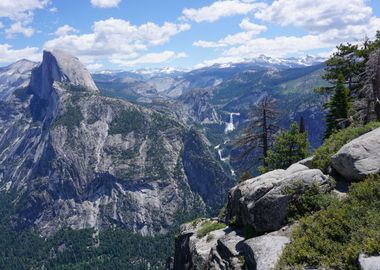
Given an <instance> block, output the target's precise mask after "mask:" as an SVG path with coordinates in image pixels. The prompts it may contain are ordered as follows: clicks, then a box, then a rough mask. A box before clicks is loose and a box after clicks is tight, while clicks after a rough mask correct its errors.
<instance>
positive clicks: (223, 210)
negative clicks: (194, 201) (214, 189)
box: [218, 204, 227, 219]
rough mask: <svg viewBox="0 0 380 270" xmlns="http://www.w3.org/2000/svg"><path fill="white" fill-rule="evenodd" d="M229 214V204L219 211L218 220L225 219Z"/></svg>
mask: <svg viewBox="0 0 380 270" xmlns="http://www.w3.org/2000/svg"><path fill="white" fill-rule="evenodd" d="M226 214H227V204H225V205H224V206H223V207H222V208H221V209H220V211H219V214H218V218H219V219H224V218H225V216H226Z"/></svg>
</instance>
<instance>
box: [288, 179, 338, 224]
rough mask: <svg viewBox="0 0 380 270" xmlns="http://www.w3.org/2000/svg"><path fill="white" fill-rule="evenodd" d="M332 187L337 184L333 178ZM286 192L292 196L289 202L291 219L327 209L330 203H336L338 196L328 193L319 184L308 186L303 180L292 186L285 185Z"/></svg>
mask: <svg viewBox="0 0 380 270" xmlns="http://www.w3.org/2000/svg"><path fill="white" fill-rule="evenodd" d="M329 185H330V188H333V187H334V186H335V183H334V182H333V180H331V182H330V183H329ZM285 193H287V194H289V195H291V196H292V199H291V200H290V202H289V205H288V210H289V217H288V219H289V221H292V220H297V219H299V218H301V217H303V216H306V215H310V214H313V213H315V212H318V211H320V210H322V209H326V208H327V207H328V206H329V205H330V204H332V203H335V202H336V200H337V198H335V197H334V196H333V195H332V194H330V193H326V192H325V191H324V190H322V188H321V187H320V186H319V185H318V184H317V183H313V184H312V185H311V186H309V187H306V186H305V185H304V184H303V183H302V182H301V181H300V183H299V184H296V185H295V186H294V187H292V188H289V187H288V188H286V187H285Z"/></svg>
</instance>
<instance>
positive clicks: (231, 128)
mask: <svg viewBox="0 0 380 270" xmlns="http://www.w3.org/2000/svg"><path fill="white" fill-rule="evenodd" d="M234 115H236V116H240V113H230V122H228V123H226V128H225V129H224V133H226V134H227V133H229V132H231V131H234V130H235V125H234Z"/></svg>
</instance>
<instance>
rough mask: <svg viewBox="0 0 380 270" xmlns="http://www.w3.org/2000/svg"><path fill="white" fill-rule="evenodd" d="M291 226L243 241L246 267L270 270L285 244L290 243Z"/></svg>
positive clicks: (274, 265)
mask: <svg viewBox="0 0 380 270" xmlns="http://www.w3.org/2000/svg"><path fill="white" fill-rule="evenodd" d="M290 231H291V228H284V229H281V230H279V231H276V232H272V233H269V234H265V235H262V236H258V237H254V238H251V239H248V240H246V241H244V247H243V248H244V254H246V265H247V268H248V269H256V270H271V269H274V268H275V267H276V265H277V262H278V261H279V259H280V257H281V254H282V251H283V249H284V247H285V245H287V244H289V243H290V239H289V235H290Z"/></svg>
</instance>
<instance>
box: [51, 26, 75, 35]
mask: <svg viewBox="0 0 380 270" xmlns="http://www.w3.org/2000/svg"><path fill="white" fill-rule="evenodd" d="M78 32H79V31H78V30H77V29H75V28H74V27H71V26H70V25H68V24H65V25H63V26H61V27H59V28H58V29H57V31H55V33H54V35H56V36H58V37H60V36H66V35H68V34H70V33H78Z"/></svg>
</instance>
